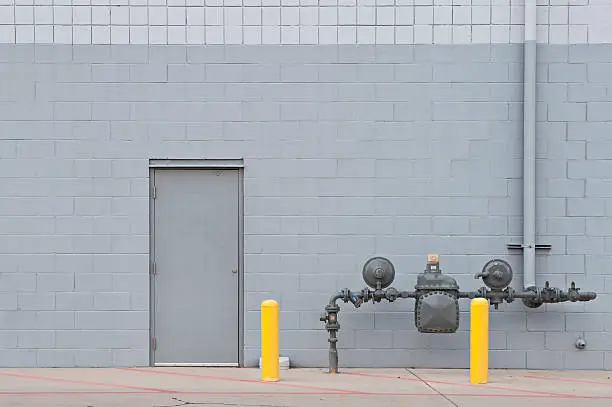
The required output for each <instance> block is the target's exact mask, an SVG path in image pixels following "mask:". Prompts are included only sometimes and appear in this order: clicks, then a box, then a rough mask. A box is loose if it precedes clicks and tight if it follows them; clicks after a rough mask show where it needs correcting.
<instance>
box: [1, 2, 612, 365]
mask: <svg viewBox="0 0 612 407" xmlns="http://www.w3.org/2000/svg"><path fill="white" fill-rule="evenodd" d="M226 3H227V2H226ZM239 3H240V4H238V3H236V4H229V3H228V4H225V5H224V6H223V7H202V6H201V5H197V4H195V5H190V6H187V7H184V6H185V5H184V4H183V5H176V6H175V5H168V6H167V7H166V6H163V7H161V6H160V7H157V6H155V7H154V6H130V7H127V6H120V5H115V4H114V3H113V5H112V6H77V5H75V6H55V7H47V6H27V5H19V4H17V5H15V4H14V3H11V4H8V5H0V42H2V43H3V44H0V75H1V76H0V78H2V80H1V83H0V291H1V292H0V321H1V323H0V366H19V367H27V366H131V365H147V364H148V363H149V332H148V326H149V325H148V324H149V322H148V321H149V311H148V310H149V278H148V272H149V269H148V264H149V263H148V262H149V257H148V251H149V236H148V233H149V229H148V222H149V218H148V216H149V215H148V205H149V189H148V159H149V158H164V157H171V158H203V157H204V158H206V157H243V158H244V162H245V170H244V176H245V178H244V193H245V198H244V199H245V208H244V212H245V219H244V222H245V257H244V258H245V279H246V293H245V296H246V304H245V317H246V320H245V326H246V331H245V356H246V363H247V364H248V365H253V364H256V362H257V358H258V353H259V351H258V346H259V334H260V333H259V330H258V329H259V313H258V309H259V304H260V302H261V300H263V299H266V298H270V297H273V298H276V299H278V300H279V302H280V307H281V314H280V323H281V333H280V335H281V337H280V340H281V352H282V353H283V354H284V355H288V356H290V357H291V359H292V363H293V364H295V365H297V366H325V365H326V364H327V353H326V349H327V341H326V338H327V335H326V332H325V331H324V329H323V324H322V323H321V322H319V315H320V312H321V311H322V309H323V306H324V305H325V303H326V302H327V300H328V298H329V296H330V294H332V293H333V292H334V291H336V290H338V289H339V288H342V287H350V288H357V289H359V288H361V287H362V286H363V285H364V284H363V282H362V281H361V275H360V272H361V267H362V265H363V263H364V262H365V261H366V260H367V259H368V258H369V257H371V256H374V255H382V256H387V257H388V258H390V259H391V260H392V261H393V262H394V264H395V266H396V270H397V277H396V281H395V283H394V285H395V286H396V287H398V288H412V287H413V285H414V283H415V274H417V273H419V272H421V271H422V270H423V268H424V265H425V261H426V254H427V253H439V254H440V256H441V263H442V267H443V269H444V271H445V272H447V273H449V274H452V275H453V276H454V277H455V278H457V280H458V281H459V282H460V285H461V288H462V289H465V290H468V289H471V288H476V287H478V281H476V280H474V278H473V275H474V274H475V273H476V272H478V271H479V270H480V268H481V267H482V266H483V264H484V263H485V262H486V261H487V260H489V259H490V258H492V257H502V258H505V259H508V260H509V261H510V262H511V263H512V265H513V267H514V270H515V275H516V278H515V285H516V287H517V288H519V287H520V282H521V260H520V259H521V256H520V253H515V252H513V251H509V250H508V249H507V248H506V244H507V243H518V242H520V240H521V236H522V225H521V220H522V219H521V214H522V212H521V203H522V196H521V194H522V189H521V185H522V180H521V176H522V161H521V154H522V144H521V140H522V139H521V137H522V121H521V120H522V49H523V47H522V44H521V41H522V33H521V30H522V20H521V15H520V13H521V8H520V7H516V6H513V7H510V5H494V6H491V5H487V4H483V5H482V6H480V5H474V6H467V5H466V6H446V5H438V4H434V3H432V2H429V3H427V4H425V3H423V4H422V5H421V4H416V5H412V3H410V4H406V5H403V4H402V5H394V3H389V4H388V5H387V4H380V5H376V6H374V4H373V3H372V4H370V3H368V4H365V3H364V4H361V3H360V4H356V3H350V4H348V3H347V4H340V5H338V4H336V3H335V2H334V3H333V4H332V3H329V4H323V3H321V4H320V5H317V3H313V4H312V5H311V4H306V3H304V4H302V3H300V6H299V7H297V6H291V5H289V4H287V5H286V4H285V2H283V5H282V6H280V4H265V3H266V2H264V4H261V3H258V2H255V3H253V4H246V2H245V3H244V4H243V3H242V2H239ZM474 4H475V3H474ZM609 7H610V6H607V5H605V4H601V5H597V6H593V5H572V6H568V5H567V4H560V5H550V6H549V5H548V4H546V5H540V6H539V10H540V11H541V13H540V15H539V16H538V18H539V19H540V20H541V21H540V20H538V23H539V30H538V35H539V38H538V42H539V43H540V44H539V47H538V111H537V114H538V124H537V137H538V144H537V157H538V162H537V195H538V199H537V205H538V206H537V236H538V243H543V244H551V245H552V250H551V251H549V252H542V253H539V254H538V258H537V277H538V284H543V283H544V281H546V280H549V281H550V282H551V284H552V285H556V286H559V287H567V286H568V285H569V284H570V283H571V281H576V283H577V285H578V286H579V287H581V288H583V289H585V290H589V291H596V292H597V293H598V299H597V300H596V301H593V302H589V303H582V304H558V305H551V306H544V307H542V308H540V309H537V310H526V309H525V308H524V307H523V306H522V304H521V303H520V302H517V303H513V304H509V305H508V304H504V305H502V306H500V309H499V310H497V311H494V310H492V312H491V337H490V346H491V352H490V365H491V367H499V368H534V369H536V368H562V369H612V344H610V341H609V340H608V337H609V336H610V331H612V313H611V312H610V306H611V305H612V277H611V276H610V274H609V272H608V267H607V266H608V260H609V258H610V253H611V252H612V223H611V221H610V218H609V217H610V215H612V181H610V180H609V178H610V174H612V161H610V159H609V158H610V156H611V155H612V144H611V142H610V141H609V140H610V136H609V133H610V130H611V129H612V121H611V120H612V109H611V107H612V95H610V93H609V92H610V91H609V88H610V84H611V79H610V78H612V75H611V73H612V63H611V61H612V45H610V43H612V32H611V31H610V30H609V29H608V28H606V27H607V25H606V23H605V21H603V20H601V18H598V17H597V16H598V15H605V12H606V10H608V9H609ZM50 10H51V12H50V13H49V11H50ZM511 11H512V13H511ZM602 13H604V14H602ZM146 16H148V17H146ZM295 16H298V17H299V18H298V19H297V20H296V19H295ZM544 17H545V18H544ZM185 19H186V21H187V23H186V22H185ZM461 306H462V311H463V312H462V315H461V317H462V319H461V326H460V330H459V331H458V332H457V333H456V334H452V335H436V336H425V335H421V334H418V333H417V332H416V330H415V328H414V321H413V316H412V309H413V302H412V301H411V300H405V301H398V302H396V303H393V304H379V305H375V306H374V305H372V304H366V305H364V306H363V307H362V308H360V309H359V310H357V311H355V310H352V309H350V308H349V307H346V306H345V307H343V310H342V311H341V312H340V314H339V317H340V323H341V326H342V328H341V331H340V334H339V338H340V342H339V349H340V358H341V359H340V363H341V366H416V367H466V366H467V365H468V358H469V356H468V353H467V350H468V348H469V347H468V339H469V338H468V328H469V314H468V313H467V310H468V303H467V302H466V301H463V302H462V303H461ZM578 337H583V338H584V339H586V341H587V348H586V349H585V350H582V351H578V350H576V349H575V347H574V342H575V340H576V339H577V338H578Z"/></svg>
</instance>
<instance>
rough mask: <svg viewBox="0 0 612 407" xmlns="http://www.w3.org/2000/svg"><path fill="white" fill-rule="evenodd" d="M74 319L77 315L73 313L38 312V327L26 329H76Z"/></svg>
mask: <svg viewBox="0 0 612 407" xmlns="http://www.w3.org/2000/svg"><path fill="white" fill-rule="evenodd" d="M74 317H75V313H74V312H73V311H46V310H45V311H36V314H35V318H36V326H35V327H34V326H32V327H31V328H25V329H41V330H45V329H49V330H63V329H74V328H75V323H74Z"/></svg>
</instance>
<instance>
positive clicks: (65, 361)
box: [28, 349, 74, 368]
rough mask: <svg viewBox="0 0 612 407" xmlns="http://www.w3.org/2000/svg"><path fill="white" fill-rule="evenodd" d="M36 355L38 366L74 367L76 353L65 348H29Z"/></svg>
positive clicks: (36, 364)
mask: <svg viewBox="0 0 612 407" xmlns="http://www.w3.org/2000/svg"><path fill="white" fill-rule="evenodd" d="M28 352H32V354H33V355H34V356H35V361H36V362H35V365H32V366H36V367H43V368H45V367H46V368H50V367H55V368H58V367H74V353H73V351H72V350H64V349H37V350H28Z"/></svg>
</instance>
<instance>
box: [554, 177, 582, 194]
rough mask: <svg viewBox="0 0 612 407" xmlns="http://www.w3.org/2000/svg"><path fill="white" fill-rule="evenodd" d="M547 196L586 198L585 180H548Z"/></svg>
mask: <svg viewBox="0 0 612 407" xmlns="http://www.w3.org/2000/svg"><path fill="white" fill-rule="evenodd" d="M546 187H547V188H546V189H547V191H546V195H547V196H549V197H551V198H563V197H568V198H570V197H571V198H580V197H584V196H585V180H582V179H563V178H557V179H554V178H553V179H548V180H547V185H546Z"/></svg>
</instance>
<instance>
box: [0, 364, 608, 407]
mask: <svg viewBox="0 0 612 407" xmlns="http://www.w3.org/2000/svg"><path fill="white" fill-rule="evenodd" d="M611 376H612V372H601V371H524V370H496V371H490V374H489V383H488V384H484V385H473V384H470V383H469V376H468V372H467V371H466V370H430V369H343V371H342V372H341V373H340V374H337V375H329V374H327V373H326V371H325V370H324V369H291V370H283V371H281V381H279V382H277V383H263V382H261V381H260V380H259V370H258V369H237V368H170V367H164V368H148V367H147V368H129V369H0V377H1V378H2V380H0V406H2V407H4V406H6V407H17V406H28V407H39V406H40V407H42V406H44V407H56V406H57V407H77V406H78V407H88V406H90V407H101V406H113V407H128V406H129V407H141V406H142V407H170V406H190V405H194V406H197V405H203V406H246V407H260V406H261V407H284V406H297V407H302V406H303V407H307V406H308V407H312V406H331V405H346V404H347V403H348V404H350V405H351V406H353V407H361V406H363V407H365V406H368V407H384V406H391V405H393V406H396V405H398V404H400V403H401V404H405V403H409V405H417V403H418V405H419V406H420V407H456V406H461V407H464V406H465V407H480V406H483V407H484V406H487V407H490V406H491V404H494V405H495V406H496V407H506V406H515V405H517V404H520V405H521V407H530V406H534V407H535V406H538V407H542V406H555V407H566V406H567V407H569V406H576V405H580V406H589V407H590V406H601V407H604V406H610V405H612V379H611Z"/></svg>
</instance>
